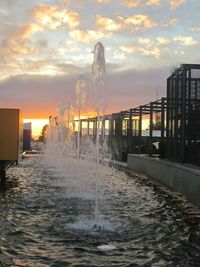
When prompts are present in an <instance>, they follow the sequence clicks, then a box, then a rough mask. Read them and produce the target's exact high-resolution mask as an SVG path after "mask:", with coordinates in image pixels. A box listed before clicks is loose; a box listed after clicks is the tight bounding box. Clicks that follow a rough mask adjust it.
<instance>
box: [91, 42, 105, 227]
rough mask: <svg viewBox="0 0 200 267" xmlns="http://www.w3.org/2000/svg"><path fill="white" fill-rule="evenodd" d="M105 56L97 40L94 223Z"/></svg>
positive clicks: (97, 215)
mask: <svg viewBox="0 0 200 267" xmlns="http://www.w3.org/2000/svg"><path fill="white" fill-rule="evenodd" d="M105 65H106V63H105V57H104V47H103V45H102V44H101V43H100V42H99V43H97V44H96V45H95V48H94V62H93V65H92V74H93V81H94V89H95V96H96V99H95V100H96V113H97V134H96V201H95V223H96V225H98V223H99V214H98V206H99V194H100V193H99V182H100V176H99V136H100V111H101V102H102V93H103V92H102V91H103V88H104V77H105V71H106V68H105Z"/></svg>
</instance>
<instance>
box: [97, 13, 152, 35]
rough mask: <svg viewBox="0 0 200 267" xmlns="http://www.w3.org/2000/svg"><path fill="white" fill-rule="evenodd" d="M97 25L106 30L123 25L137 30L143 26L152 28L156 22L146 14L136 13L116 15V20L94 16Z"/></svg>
mask: <svg viewBox="0 0 200 267" xmlns="http://www.w3.org/2000/svg"><path fill="white" fill-rule="evenodd" d="M96 23H97V25H98V26H99V27H100V28H101V29H104V30H107V31H118V30H121V29H123V28H125V27H131V30H132V31H138V30H140V29H144V28H152V27H155V26H156V25H157V24H156V23H155V22H154V21H153V20H152V19H151V18H150V17H149V16H147V15H143V14H138V15H132V16H129V17H127V18H125V17H123V16H118V17H117V18H116V20H114V19H110V18H106V17H101V16H99V15H98V16H97V17H96Z"/></svg>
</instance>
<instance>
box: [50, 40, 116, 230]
mask: <svg viewBox="0 0 200 267" xmlns="http://www.w3.org/2000/svg"><path fill="white" fill-rule="evenodd" d="M92 78H93V84H94V91H95V110H96V114H97V133H96V144H92V143H91V142H89V141H88V140H87V139H86V140H83V139H81V127H80V119H81V112H82V111H83V109H84V107H85V104H86V97H87V80H86V78H85V77H84V76H80V77H79V78H78V80H77V82H76V86H75V90H76V104H77V113H78V129H75V128H76V127H75V123H74V122H73V115H72V107H71V105H68V107H66V108H65V106H64V105H63V104H62V105H61V106H60V107H59V109H58V116H56V117H55V118H51V120H50V124H49V133H48V140H47V150H46V151H47V153H46V157H47V159H48V161H49V162H50V165H53V166H54V167H56V168H57V169H59V171H60V170H61V169H62V168H63V166H65V168H64V170H62V175H65V174H64V172H65V171H66V172H68V174H69V173H70V175H71V177H69V175H68V176H67V179H68V180H67V183H68V187H70V190H71V194H74V195H76V196H79V197H81V196H82V197H83V196H84V197H86V196H87V197H86V198H91V199H94V201H95V208H94V220H93V219H90V220H86V221H87V227H90V228H91V230H93V231H99V230H101V229H102V228H104V229H105V227H107V228H109V229H111V228H112V227H111V225H110V223H109V222H107V221H105V220H101V218H100V214H99V213H100V211H99V209H100V202H101V185H100V181H101V180H102V177H101V173H100V167H99V164H100V141H99V139H100V115H101V114H102V101H103V97H102V95H103V88H104V78H105V57H104V47H103V45H102V44H101V43H97V44H96V45H95V48H94V62H93V64H92ZM66 118H67V120H66ZM73 123H74V132H72V127H70V125H72V124H73ZM75 131H76V134H75ZM84 142H85V144H84ZM52 145H53V146H52ZM103 146H105V142H104V143H103ZM81 147H87V149H86V151H83V149H81ZM50 148H51V151H50ZM87 150H88V151H87ZM102 150H103V147H101V153H103V151H102ZM83 152H84V155H83ZM55 155H56V157H57V159H55V157H54V156H55ZM74 155H76V156H75V157H74ZM58 159H59V160H58ZM57 161H58V162H57ZM56 163H57V164H58V166H56ZM50 165H49V167H51V166H50ZM66 166H67V170H66ZM88 169H89V170H90V173H88V171H87V170H88ZM69 170H71V171H70V172H69ZM91 176H92V177H91ZM94 188H95V190H94ZM81 191H82V192H81ZM71 194H70V195H71ZM78 225H79V223H78ZM76 226H77V224H76ZM76 226H75V225H74V227H76Z"/></svg>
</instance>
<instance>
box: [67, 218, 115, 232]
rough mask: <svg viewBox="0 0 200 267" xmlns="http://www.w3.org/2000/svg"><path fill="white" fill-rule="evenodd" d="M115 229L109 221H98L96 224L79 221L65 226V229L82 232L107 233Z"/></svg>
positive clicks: (93, 221)
mask: <svg viewBox="0 0 200 267" xmlns="http://www.w3.org/2000/svg"><path fill="white" fill-rule="evenodd" d="M116 228H117V225H113V224H112V223H111V222H109V221H105V220H99V221H98V222H96V221H95V220H79V221H77V222H74V223H69V224H66V225H65V229H74V230H82V231H91V232H98V231H105V232H106V231H108V232H114V231H115V230H116Z"/></svg>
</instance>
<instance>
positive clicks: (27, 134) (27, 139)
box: [23, 122, 32, 151]
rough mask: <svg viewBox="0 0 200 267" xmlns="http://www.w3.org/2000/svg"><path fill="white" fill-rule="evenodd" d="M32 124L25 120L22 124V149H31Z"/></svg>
mask: <svg viewBox="0 0 200 267" xmlns="http://www.w3.org/2000/svg"><path fill="white" fill-rule="evenodd" d="M31 139H32V124H31V122H26V123H24V125H23V151H27V150H31Z"/></svg>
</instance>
